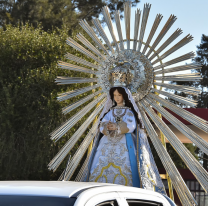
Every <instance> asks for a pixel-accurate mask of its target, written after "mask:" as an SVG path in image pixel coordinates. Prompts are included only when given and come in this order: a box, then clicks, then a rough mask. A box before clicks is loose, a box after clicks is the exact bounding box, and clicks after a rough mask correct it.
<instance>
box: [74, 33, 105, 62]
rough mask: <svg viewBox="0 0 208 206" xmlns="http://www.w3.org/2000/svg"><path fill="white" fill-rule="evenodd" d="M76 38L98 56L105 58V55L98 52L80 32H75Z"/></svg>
mask: <svg viewBox="0 0 208 206" xmlns="http://www.w3.org/2000/svg"><path fill="white" fill-rule="evenodd" d="M77 39H78V40H79V41H80V42H82V43H83V44H84V45H85V46H86V47H87V48H89V49H90V50H91V51H92V52H94V53H95V54H96V55H97V56H98V57H100V58H101V59H103V60H105V59H106V57H105V56H104V55H103V54H101V53H100V51H99V50H98V49H97V48H95V47H94V46H93V45H92V44H91V43H90V42H89V41H88V40H87V39H86V38H85V37H84V36H83V35H82V34H81V33H79V34H77Z"/></svg>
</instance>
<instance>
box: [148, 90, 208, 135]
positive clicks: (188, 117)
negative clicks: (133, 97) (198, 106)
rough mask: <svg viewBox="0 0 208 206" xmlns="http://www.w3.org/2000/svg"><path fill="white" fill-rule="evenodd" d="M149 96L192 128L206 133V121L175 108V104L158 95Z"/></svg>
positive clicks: (207, 130)
mask: <svg viewBox="0 0 208 206" xmlns="http://www.w3.org/2000/svg"><path fill="white" fill-rule="evenodd" d="M149 96H151V97H152V98H153V99H155V100H156V101H158V102H160V103H161V104H162V105H163V106H164V107H167V108H168V109H170V110H171V111H173V112H174V113H176V114H177V115H179V116H180V117H182V118H183V119H185V120H187V121H188V122H190V123H191V124H193V125H194V126H196V127H198V128H199V129H201V130H202V131H204V132H206V133H208V121H206V120H204V119H202V118H200V117H198V116H196V115H194V114H193V113H191V112H188V111H187V110H185V109H183V108H180V107H178V106H176V105H175V104H173V103H171V102H169V101H167V100H165V99H163V98H161V97H159V96H158V95H155V94H151V93H149Z"/></svg>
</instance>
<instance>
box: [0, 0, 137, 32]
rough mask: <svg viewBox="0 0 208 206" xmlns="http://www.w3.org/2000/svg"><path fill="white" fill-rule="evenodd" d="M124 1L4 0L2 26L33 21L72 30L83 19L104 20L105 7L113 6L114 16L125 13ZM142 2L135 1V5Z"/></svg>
mask: <svg viewBox="0 0 208 206" xmlns="http://www.w3.org/2000/svg"><path fill="white" fill-rule="evenodd" d="M123 2H125V1H124V0H121V1H115V0H110V1H106V0H105V1H103V0H74V1H69V0H58V1H57V0H16V1H14V0H5V1H0V26H4V25H6V24H12V25H17V24H18V23H22V24H23V25H25V24H26V23H27V22H29V23H31V24H32V25H33V26H35V27H37V25H38V24H39V23H41V24H42V25H43V29H44V30H45V31H48V30H51V29H52V28H55V27H58V28H62V26H63V25H64V26H66V27H67V28H68V29H69V30H70V31H72V30H74V29H75V28H76V27H77V25H79V21H80V20H81V19H86V20H87V21H91V20H92V18H95V17H96V18H98V17H101V16H100V15H101V13H102V7H103V6H106V5H107V6H109V9H110V14H111V16H112V17H113V16H114V15H113V12H114V11H115V10H116V9H119V10H120V11H121V12H123V10H124V8H123ZM138 2H139V0H134V1H132V6H136V4H137V3H138ZM101 18H102V17H101ZM89 23H90V22H89Z"/></svg>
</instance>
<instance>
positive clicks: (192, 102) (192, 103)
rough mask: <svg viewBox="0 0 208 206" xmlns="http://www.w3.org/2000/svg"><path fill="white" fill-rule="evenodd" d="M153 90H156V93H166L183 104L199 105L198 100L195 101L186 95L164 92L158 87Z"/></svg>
mask: <svg viewBox="0 0 208 206" xmlns="http://www.w3.org/2000/svg"><path fill="white" fill-rule="evenodd" d="M152 91H153V92H155V93H158V94H161V95H164V96H166V97H169V98H171V99H174V100H176V101H178V102H180V103H182V104H185V105H188V106H190V107H195V106H196V105H197V101H195V100H193V99H190V98H185V97H182V96H179V95H175V94H172V93H168V92H164V91H162V90H158V89H155V88H152Z"/></svg>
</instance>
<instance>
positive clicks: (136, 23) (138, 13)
mask: <svg viewBox="0 0 208 206" xmlns="http://www.w3.org/2000/svg"><path fill="white" fill-rule="evenodd" d="M140 18H141V10H140V9H137V10H136V11H135V20H134V42H133V50H134V51H136V47H137V38H138V33H139V23H140Z"/></svg>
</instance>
